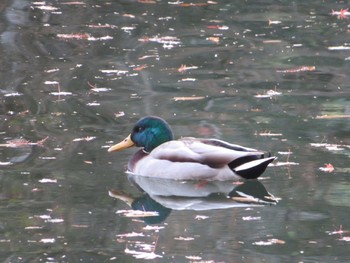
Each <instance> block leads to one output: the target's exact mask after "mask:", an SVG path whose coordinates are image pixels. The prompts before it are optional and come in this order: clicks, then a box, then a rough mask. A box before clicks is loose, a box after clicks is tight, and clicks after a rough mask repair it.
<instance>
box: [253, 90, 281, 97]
mask: <svg viewBox="0 0 350 263" xmlns="http://www.w3.org/2000/svg"><path fill="white" fill-rule="evenodd" d="M280 95H282V93H281V92H277V91H275V90H268V91H266V93H265V94H257V95H255V96H254V97H255V98H272V97H274V96H280Z"/></svg>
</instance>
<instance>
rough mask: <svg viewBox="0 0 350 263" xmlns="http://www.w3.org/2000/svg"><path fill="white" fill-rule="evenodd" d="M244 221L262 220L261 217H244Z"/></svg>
mask: <svg viewBox="0 0 350 263" xmlns="http://www.w3.org/2000/svg"><path fill="white" fill-rule="evenodd" d="M242 219H243V220H244V221H256V220H261V216H244V217H242Z"/></svg>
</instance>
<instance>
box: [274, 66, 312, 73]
mask: <svg viewBox="0 0 350 263" xmlns="http://www.w3.org/2000/svg"><path fill="white" fill-rule="evenodd" d="M314 70H316V67H315V66H301V67H297V68H291V69H281V70H276V72H279V73H299V72H305V71H314Z"/></svg>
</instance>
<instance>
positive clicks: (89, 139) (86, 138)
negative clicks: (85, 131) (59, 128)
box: [73, 136, 96, 142]
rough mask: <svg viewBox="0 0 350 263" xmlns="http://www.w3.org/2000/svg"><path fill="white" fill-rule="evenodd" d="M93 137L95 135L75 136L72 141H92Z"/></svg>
mask: <svg viewBox="0 0 350 263" xmlns="http://www.w3.org/2000/svg"><path fill="white" fill-rule="evenodd" d="M94 139H96V137H94V136H86V137H83V138H75V139H73V142H81V141H86V142H89V141H92V140H94Z"/></svg>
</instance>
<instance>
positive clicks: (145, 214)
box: [116, 210, 159, 217]
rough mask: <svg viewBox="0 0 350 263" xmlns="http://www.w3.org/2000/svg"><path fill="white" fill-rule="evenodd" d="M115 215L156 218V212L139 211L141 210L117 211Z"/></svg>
mask: <svg viewBox="0 0 350 263" xmlns="http://www.w3.org/2000/svg"><path fill="white" fill-rule="evenodd" d="M116 213H117V214H122V215H123V216H125V217H149V216H158V215H159V214H158V212H155V211H141V210H118V211H117V212H116Z"/></svg>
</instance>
